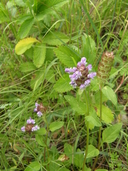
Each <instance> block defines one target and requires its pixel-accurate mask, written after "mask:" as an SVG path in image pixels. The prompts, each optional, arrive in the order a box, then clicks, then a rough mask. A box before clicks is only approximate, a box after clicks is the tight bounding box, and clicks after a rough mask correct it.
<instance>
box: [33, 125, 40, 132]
mask: <svg viewBox="0 0 128 171" xmlns="http://www.w3.org/2000/svg"><path fill="white" fill-rule="evenodd" d="M38 129H40V127H39V126H38V125H36V126H34V127H32V132H33V131H37V130H38Z"/></svg>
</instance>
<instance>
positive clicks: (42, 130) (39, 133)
mask: <svg viewBox="0 0 128 171" xmlns="http://www.w3.org/2000/svg"><path fill="white" fill-rule="evenodd" d="M36 133H37V134H38V135H46V129H45V128H40V129H39V130H38V131H37V132H36Z"/></svg>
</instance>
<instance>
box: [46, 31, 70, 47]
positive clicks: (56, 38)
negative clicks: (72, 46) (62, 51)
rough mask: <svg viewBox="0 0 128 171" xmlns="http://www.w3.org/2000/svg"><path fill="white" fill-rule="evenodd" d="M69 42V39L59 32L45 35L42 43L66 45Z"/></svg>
mask: <svg viewBox="0 0 128 171" xmlns="http://www.w3.org/2000/svg"><path fill="white" fill-rule="evenodd" d="M68 41H69V38H68V37H67V35H65V34H63V33H61V32H52V33H49V34H47V35H46V36H45V37H44V39H43V43H46V44H48V45H55V46H57V45H61V44H63V43H67V42H68Z"/></svg>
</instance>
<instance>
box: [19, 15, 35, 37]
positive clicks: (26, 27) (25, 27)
mask: <svg viewBox="0 0 128 171" xmlns="http://www.w3.org/2000/svg"><path fill="white" fill-rule="evenodd" d="M33 24H34V18H30V19H27V20H25V21H24V22H23V23H22V25H21V26H20V29H19V31H18V35H19V38H20V39H23V38H25V37H26V36H27V35H28V33H29V31H30V29H31V27H32V26H33Z"/></svg>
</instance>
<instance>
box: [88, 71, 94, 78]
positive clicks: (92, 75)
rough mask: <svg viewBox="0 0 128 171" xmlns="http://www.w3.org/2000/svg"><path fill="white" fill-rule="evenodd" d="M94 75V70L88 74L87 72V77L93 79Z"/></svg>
mask: <svg viewBox="0 0 128 171" xmlns="http://www.w3.org/2000/svg"><path fill="white" fill-rule="evenodd" d="M95 76H96V72H91V73H90V74H88V78H91V79H93V78H94V77H95Z"/></svg>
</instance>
